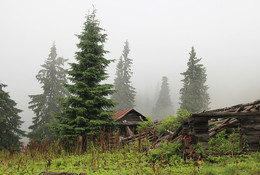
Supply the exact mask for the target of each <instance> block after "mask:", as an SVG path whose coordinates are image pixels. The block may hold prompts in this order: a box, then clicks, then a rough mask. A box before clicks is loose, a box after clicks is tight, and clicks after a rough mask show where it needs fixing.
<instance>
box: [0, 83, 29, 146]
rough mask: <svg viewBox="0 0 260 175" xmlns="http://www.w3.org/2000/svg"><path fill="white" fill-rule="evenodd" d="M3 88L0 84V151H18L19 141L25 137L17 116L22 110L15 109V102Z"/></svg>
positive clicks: (19, 118)
mask: <svg viewBox="0 0 260 175" xmlns="http://www.w3.org/2000/svg"><path fill="white" fill-rule="evenodd" d="M4 87H6V85H4V84H2V83H0V149H10V147H13V148H14V147H15V148H17V149H19V148H20V146H21V143H20V141H19V140H20V139H21V137H22V136H25V132H24V131H22V130H21V129H20V128H21V125H22V123H23V121H21V117H20V116H19V115H18V114H19V113H20V112H22V110H20V109H18V108H16V105H17V104H16V102H15V101H14V100H12V99H11V98H10V96H9V94H8V93H7V92H5V91H4V90H3V88H4Z"/></svg>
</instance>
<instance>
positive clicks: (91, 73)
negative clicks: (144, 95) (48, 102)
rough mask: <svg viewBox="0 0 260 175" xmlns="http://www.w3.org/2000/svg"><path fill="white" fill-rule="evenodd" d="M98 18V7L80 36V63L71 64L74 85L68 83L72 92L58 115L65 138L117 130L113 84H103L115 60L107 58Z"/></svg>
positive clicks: (70, 77) (78, 59)
mask: <svg viewBox="0 0 260 175" xmlns="http://www.w3.org/2000/svg"><path fill="white" fill-rule="evenodd" d="M102 31H103V29H102V28H101V27H100V25H99V21H98V20H97V19H96V13H95V10H94V11H93V12H92V13H91V14H89V15H88V16H87V17H86V22H85V23H84V27H83V31H82V33H81V34H80V35H77V36H78V38H79V40H80V42H79V44H77V47H78V49H79V51H78V52H76V58H75V59H76V63H71V64H70V65H71V69H70V70H69V71H68V74H69V79H70V80H71V84H66V88H67V89H68V91H69V92H70V95H69V96H68V97H67V98H65V99H64V100H62V101H61V103H62V112H61V114H58V115H56V118H57V119H58V121H59V123H58V124H57V125H54V126H53V127H54V129H55V131H56V132H57V134H58V135H59V136H60V138H61V139H66V138H67V137H68V138H69V140H70V141H73V139H74V137H75V136H83V135H85V136H86V135H91V132H93V134H94V135H97V134H98V133H99V129H100V128H101V129H104V128H105V129H107V130H110V128H112V129H113V127H114V126H115V123H114V122H113V120H112V118H111V116H112V115H113V112H112V111H111V110H109V109H111V108H112V107H113V106H114V101H113V100H111V99H107V96H109V95H111V94H112V93H113V92H114V90H113V85H111V84H101V82H102V81H104V80H105V79H107V77H108V76H107V73H106V70H105V69H106V68H107V66H108V65H109V63H110V62H111V60H108V59H106V58H105V57H104V55H105V54H106V53H107V51H106V50H104V43H105V41H106V36H107V35H106V34H103V33H102Z"/></svg>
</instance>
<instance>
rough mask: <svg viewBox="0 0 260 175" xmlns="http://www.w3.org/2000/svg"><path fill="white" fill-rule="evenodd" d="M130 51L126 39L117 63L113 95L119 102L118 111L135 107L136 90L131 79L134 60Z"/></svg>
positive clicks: (116, 107)
mask: <svg viewBox="0 0 260 175" xmlns="http://www.w3.org/2000/svg"><path fill="white" fill-rule="evenodd" d="M129 52H130V49H129V43H128V41H126V42H125V45H124V49H123V54H122V55H121V56H120V58H119V61H118V64H117V70H116V78H115V80H114V85H115V90H116V92H115V93H114V94H113V95H112V99H113V100H115V101H116V102H117V103H118V104H117V105H116V106H115V107H114V110H116V111H120V110H124V109H128V108H133V107H134V103H135V94H136V92H135V88H134V87H133V86H132V85H131V80H130V79H131V76H132V74H133V72H132V71H131V65H132V64H133V60H132V59H131V58H129V56H128V55H129Z"/></svg>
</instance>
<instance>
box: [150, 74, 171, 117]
mask: <svg viewBox="0 0 260 175" xmlns="http://www.w3.org/2000/svg"><path fill="white" fill-rule="evenodd" d="M173 112H174V111H173V105H172V102H171V98H170V89H169V84H168V78H167V77H165V76H164V77H163V78H162V85H161V90H160V93H159V98H158V100H157V102H156V105H155V107H154V108H153V111H152V118H153V119H156V120H162V119H163V118H164V117H166V116H168V115H169V114H173Z"/></svg>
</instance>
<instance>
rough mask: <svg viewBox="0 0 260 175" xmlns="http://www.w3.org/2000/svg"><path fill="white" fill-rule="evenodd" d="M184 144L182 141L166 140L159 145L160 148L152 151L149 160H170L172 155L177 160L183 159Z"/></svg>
mask: <svg viewBox="0 0 260 175" xmlns="http://www.w3.org/2000/svg"><path fill="white" fill-rule="evenodd" d="M181 148H182V144H181V143H180V142H176V143H170V142H164V143H162V144H160V145H159V147H158V148H156V149H153V150H151V151H150V155H149V160H150V161H152V162H156V161H157V160H160V159H163V160H166V161H169V160H170V159H171V157H174V159H175V160H176V161H181V160H182V158H181V157H182V151H181Z"/></svg>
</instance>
